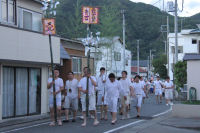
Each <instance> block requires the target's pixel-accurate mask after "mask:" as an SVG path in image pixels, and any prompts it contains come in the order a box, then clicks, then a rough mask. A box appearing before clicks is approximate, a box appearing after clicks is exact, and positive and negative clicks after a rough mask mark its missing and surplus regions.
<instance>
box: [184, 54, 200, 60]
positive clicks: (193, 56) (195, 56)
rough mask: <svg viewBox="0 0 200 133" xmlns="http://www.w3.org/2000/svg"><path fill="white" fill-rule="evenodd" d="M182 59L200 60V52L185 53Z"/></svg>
mask: <svg viewBox="0 0 200 133" xmlns="http://www.w3.org/2000/svg"><path fill="white" fill-rule="evenodd" d="M183 60H186V61H187V60H200V54H192V53H191V54H185V56H184V58H183Z"/></svg>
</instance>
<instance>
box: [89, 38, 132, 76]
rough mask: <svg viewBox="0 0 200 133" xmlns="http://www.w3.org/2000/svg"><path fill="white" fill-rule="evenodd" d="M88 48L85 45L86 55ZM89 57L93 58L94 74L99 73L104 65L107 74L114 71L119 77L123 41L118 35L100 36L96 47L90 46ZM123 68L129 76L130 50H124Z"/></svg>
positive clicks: (121, 65) (121, 64)
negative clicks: (111, 36)
mask: <svg viewBox="0 0 200 133" xmlns="http://www.w3.org/2000/svg"><path fill="white" fill-rule="evenodd" d="M87 51H88V48H87V47H86V55H87ZM91 57H93V58H94V59H95V61H94V63H95V64H94V66H95V70H96V75H99V74H100V68H101V67H105V68H106V72H107V74H109V73H114V74H115V75H116V77H121V72H122V71H123V70H124V66H123V64H124V58H123V43H122V41H121V40H120V38H119V37H113V38H100V40H99V42H98V48H91ZM125 70H126V71H127V72H128V78H131V51H129V50H127V49H126V50H125Z"/></svg>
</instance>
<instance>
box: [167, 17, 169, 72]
mask: <svg viewBox="0 0 200 133" xmlns="http://www.w3.org/2000/svg"><path fill="white" fill-rule="evenodd" d="M168 36H169V16H167V74H168V75H169V37H168Z"/></svg>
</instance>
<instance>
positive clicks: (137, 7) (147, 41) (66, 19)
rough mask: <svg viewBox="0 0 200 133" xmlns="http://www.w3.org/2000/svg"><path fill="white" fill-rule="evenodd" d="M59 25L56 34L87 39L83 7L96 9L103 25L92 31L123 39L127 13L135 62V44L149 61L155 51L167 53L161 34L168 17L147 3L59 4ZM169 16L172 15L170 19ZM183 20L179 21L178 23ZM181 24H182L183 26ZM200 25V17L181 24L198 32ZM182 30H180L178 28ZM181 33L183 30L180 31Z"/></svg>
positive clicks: (93, 0)
mask: <svg viewBox="0 0 200 133" xmlns="http://www.w3.org/2000/svg"><path fill="white" fill-rule="evenodd" d="M58 1H60V5H59V6H58V8H57V16H56V25H57V33H58V34H59V35H61V36H62V37H66V38H81V37H86V25H85V24H82V23H81V19H82V18H81V9H82V6H97V7H99V9H100V22H99V24H98V25H92V26H91V31H92V32H93V33H96V32H97V31H100V32H101V37H106V36H121V37H122V14H120V10H121V9H125V10H126V13H125V17H126V45H127V47H128V49H130V50H131V51H132V54H133V59H135V58H136V55H137V54H136V42H137V41H136V40H138V39H139V40H140V56H141V58H142V59H147V57H148V55H149V50H150V49H154V50H156V52H155V54H156V55H159V54H160V53H163V52H164V42H163V41H164V39H165V38H166V34H162V33H161V32H160V26H161V25H166V18H167V15H168V14H167V13H165V12H162V11H160V10H159V9H158V8H156V7H154V6H151V5H147V4H144V3H134V2H131V1H129V0H58ZM169 16H170V15H169ZM169 20H170V31H171V32H173V23H174V18H173V16H170V19H169ZM179 20H180V19H179ZM180 22H181V21H179V24H180ZM197 23H200V15H196V16H193V17H191V18H184V19H183V20H182V27H183V28H196V25H195V24H197ZM179 27H181V26H180V25H179ZM179 30H180V28H179Z"/></svg>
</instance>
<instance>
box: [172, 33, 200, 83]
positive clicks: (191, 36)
mask: <svg viewBox="0 0 200 133" xmlns="http://www.w3.org/2000/svg"><path fill="white" fill-rule="evenodd" d="M194 31H195V30H194V29H188V30H182V31H181V32H180V33H178V60H179V61H182V60H183V57H184V55H185V54H186V53H200V36H199V35H198V34H197V33H195V32H194ZM174 61H175V34H174V33H170V34H169V76H170V79H171V80H173V66H174Z"/></svg>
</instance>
